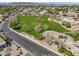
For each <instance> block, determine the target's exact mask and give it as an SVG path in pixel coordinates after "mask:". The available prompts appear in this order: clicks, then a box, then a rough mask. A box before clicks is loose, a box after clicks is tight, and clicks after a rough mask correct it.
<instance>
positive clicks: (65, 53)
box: [59, 47, 73, 56]
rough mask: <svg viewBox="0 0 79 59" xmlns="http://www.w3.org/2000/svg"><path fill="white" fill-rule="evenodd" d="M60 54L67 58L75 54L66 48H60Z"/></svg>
mask: <svg viewBox="0 0 79 59" xmlns="http://www.w3.org/2000/svg"><path fill="white" fill-rule="evenodd" d="M59 52H60V53H63V54H64V55H65V56H73V54H72V53H71V52H70V51H69V50H67V49H65V48H64V47H60V48H59Z"/></svg>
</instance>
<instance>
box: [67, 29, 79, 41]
mask: <svg viewBox="0 0 79 59" xmlns="http://www.w3.org/2000/svg"><path fill="white" fill-rule="evenodd" d="M66 34H67V35H69V36H71V37H72V38H73V39H74V41H79V30H78V31H75V32H73V33H66Z"/></svg>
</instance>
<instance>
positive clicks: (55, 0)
mask: <svg viewBox="0 0 79 59" xmlns="http://www.w3.org/2000/svg"><path fill="white" fill-rule="evenodd" d="M74 1H75V2H79V0H0V2H74Z"/></svg>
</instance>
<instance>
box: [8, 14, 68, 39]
mask: <svg viewBox="0 0 79 59" xmlns="http://www.w3.org/2000/svg"><path fill="white" fill-rule="evenodd" d="M38 23H40V24H41V28H42V30H41V32H36V31H35V29H34V28H35V26H36V25H37V24H38ZM45 24H47V25H48V29H47V30H53V31H57V32H67V31H68V30H66V29H65V28H63V27H62V26H61V25H60V24H58V23H56V22H53V21H48V16H47V15H43V16H21V15H19V16H17V21H15V22H11V23H10V26H11V28H13V29H14V30H17V31H19V32H26V33H28V34H31V35H33V36H35V37H36V38H38V39H39V38H42V37H41V33H42V32H44V31H46V30H45V29H44V28H43V25H45Z"/></svg>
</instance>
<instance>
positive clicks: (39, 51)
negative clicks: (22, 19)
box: [1, 20, 59, 56]
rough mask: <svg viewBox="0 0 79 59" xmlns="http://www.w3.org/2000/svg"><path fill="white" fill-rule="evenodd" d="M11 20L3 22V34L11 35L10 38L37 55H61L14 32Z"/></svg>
mask: <svg viewBox="0 0 79 59" xmlns="http://www.w3.org/2000/svg"><path fill="white" fill-rule="evenodd" d="M8 24H9V20H5V21H3V24H2V26H1V29H2V30H3V34H4V35H6V36H7V37H9V38H10V39H13V40H14V41H15V42H17V43H18V44H19V45H21V46H22V47H23V48H25V49H26V50H28V51H29V52H31V53H32V54H33V55H35V56H59V55H58V54H56V53H55V52H52V51H51V50H49V49H47V48H45V47H43V46H41V45H39V44H37V43H35V42H33V41H31V40H29V39H27V38H25V37H23V36H21V35H18V34H17V33H16V32H13V31H12V30H10V29H9V26H8Z"/></svg>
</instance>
